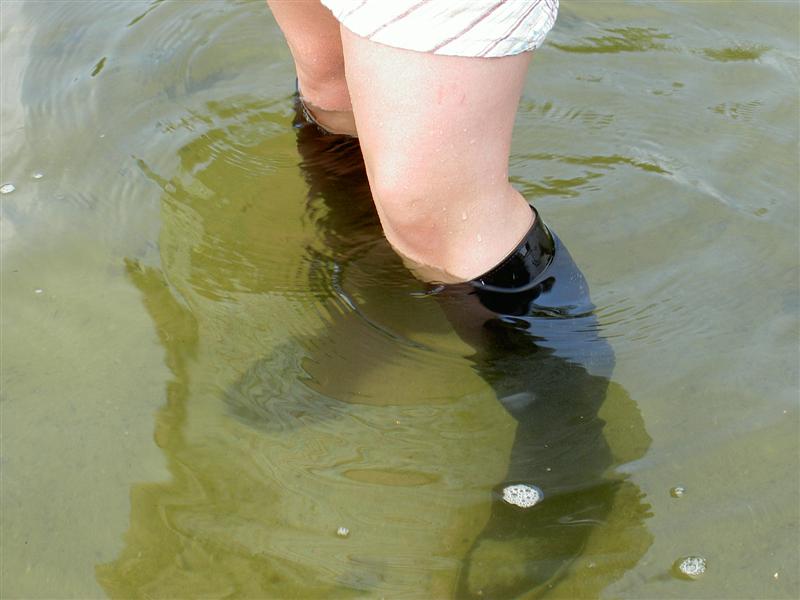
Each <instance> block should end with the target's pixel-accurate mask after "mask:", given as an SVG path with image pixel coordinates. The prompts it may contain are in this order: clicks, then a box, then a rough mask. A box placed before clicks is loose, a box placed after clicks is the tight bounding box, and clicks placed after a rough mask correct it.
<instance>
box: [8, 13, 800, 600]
mask: <svg viewBox="0 0 800 600" xmlns="http://www.w3.org/2000/svg"><path fill="white" fill-rule="evenodd" d="M0 11H2V12H0V16H2V24H0V34H1V35H2V41H1V42H0V51H1V52H2V72H3V75H2V113H1V114H0V116H1V117H2V137H0V142H2V176H1V179H2V181H0V184H5V183H12V184H13V185H14V186H15V190H14V191H13V192H11V193H8V194H4V195H2V196H0V199H2V211H1V212H0V219H2V238H1V240H0V241H1V243H2V272H1V275H2V317H3V323H2V333H3V337H2V396H1V399H0V401H1V402H2V404H0V408H1V409H2V511H3V515H2V548H1V550H2V558H3V560H2V573H1V574H0V576H1V577H2V590H0V594H1V595H2V596H3V597H8V598H52V597H59V598H67V597H69V598H87V597H92V598H94V597H125V598H132V597H195V596H200V595H202V596H204V597H253V598H255V597H303V598H307V597H339V596H345V597H365V596H366V597H376V598H377V597H391V598H400V597H411V598H418V597H452V596H453V594H454V593H455V592H454V590H456V586H457V585H458V579H459V573H463V568H464V564H465V558H466V557H472V558H475V556H477V554H476V552H478V550H476V549H480V548H482V549H481V550H480V552H484V553H485V554H483V555H481V556H483V558H484V559H485V563H486V564H487V565H490V566H491V565H493V564H497V561H498V557H500V558H501V559H502V557H504V556H506V554H504V552H506V553H507V552H508V551H509V549H508V547H504V546H499V547H494V548H492V547H491V545H484V546H483V547H481V546H480V545H476V544H477V542H476V540H480V539H482V538H481V535H482V532H483V531H484V530H485V527H486V525H487V522H489V520H490V517H491V514H492V489H493V488H494V487H495V486H496V485H497V484H498V483H499V482H501V481H502V480H503V478H504V477H505V476H506V471H507V468H508V465H509V457H510V456H511V453H512V446H513V444H514V437H515V430H516V427H517V426H516V423H515V421H514V419H513V418H512V417H511V416H510V415H509V414H508V413H507V412H506V411H505V410H504V409H503V408H502V406H501V405H500V404H498V402H497V401H496V397H495V396H496V390H495V389H493V388H492V387H491V385H490V382H487V378H486V376H485V372H484V376H481V371H480V370H476V368H475V364H476V363H475V359H474V348H473V347H471V346H470V345H469V344H468V343H467V342H466V341H465V340H464V339H463V337H461V336H459V335H458V333H457V332H456V331H455V329H454V327H453V325H452V323H451V321H450V320H449V319H448V318H447V316H446V315H445V313H444V312H443V310H442V306H441V304H440V303H439V302H438V301H437V300H436V299H435V298H431V297H428V296H424V295H423V296H420V295H419V294H417V292H421V291H424V286H422V285H421V284H419V283H417V282H416V281H415V280H414V279H413V278H411V277H410V276H409V275H408V273H407V272H406V271H405V270H404V269H403V267H402V265H401V264H400V263H399V261H398V260H397V259H396V258H395V257H394V255H393V254H392V253H391V251H390V250H389V249H388V248H387V246H386V244H385V242H384V241H383V239H382V237H381V235H380V231H379V229H378V228H377V225H376V220H375V217H374V214H373V212H372V210H371V208H370V206H369V202H368V200H369V198H368V197H367V196H366V195H365V193H364V190H363V188H362V187H360V186H358V185H357V182H355V181H348V182H345V183H343V184H341V185H339V186H338V187H337V184H336V182H327V183H326V184H325V185H322V186H320V187H315V185H316V184H315V183H314V181H312V180H310V179H309V178H308V173H307V172H305V171H304V170H303V169H301V168H300V167H299V166H298V163H299V162H300V161H301V156H300V154H299V153H298V148H297V141H296V135H295V131H294V130H293V129H292V118H293V105H292V91H293V72H292V65H291V61H290V57H289V54H288V51H287V50H286V48H285V47H284V45H283V43H282V40H281V38H280V34H279V31H278V29H277V27H276V25H275V24H274V21H273V20H272V18H271V16H270V14H269V12H268V11H267V10H266V8H265V7H264V6H263V4H262V3H261V2H221V1H208V2H199V1H198V2H191V3H188V2H170V1H163V2H124V3H115V2H102V3H98V2H13V1H5V2H3V4H2V6H1V7H0ZM798 17H800V14H799V13H798V8H797V5H796V4H795V3H792V2H757V3H756V2H752V3H751V2H702V3H700V2H697V3H688V2H627V3H626V2H591V3H589V2H574V1H573V2H570V1H568V0H563V1H562V11H561V15H560V17H559V22H558V25H557V27H556V29H555V30H554V31H553V32H552V34H551V36H550V37H549V38H548V42H547V44H546V45H545V46H544V47H543V48H542V49H540V50H539V51H538V53H537V56H536V57H535V58H534V62H533V67H532V70H531V72H530V75H529V78H528V83H527V86H526V89H525V93H524V97H523V100H522V103H521V109H520V113H519V115H518V119H517V126H516V129H515V138H514V145H513V153H512V167H511V171H512V177H513V181H514V183H515V185H517V186H518V187H519V189H520V190H522V191H523V192H524V193H525V194H526V196H527V197H528V198H529V199H530V200H531V201H532V202H534V203H535V204H536V206H537V207H538V208H539V210H540V211H541V212H542V214H543V215H545V218H546V219H547V221H548V223H550V224H551V225H552V227H553V228H554V230H556V231H557V232H558V234H559V235H560V237H561V238H562V239H563V240H564V242H565V243H566V245H567V246H568V247H569V249H570V251H571V253H572V254H573V256H574V257H575V259H576V261H577V262H578V264H579V265H580V266H581V268H582V269H583V271H584V273H585V274H586V276H587V278H588V280H589V283H590V286H591V288H592V296H593V300H594V302H595V304H596V305H597V315H598V321H599V328H600V331H601V333H602V335H603V336H604V337H605V338H606V339H607V340H608V342H609V343H610V345H611V347H612V348H613V350H614V353H615V354H616V366H615V369H614V372H613V375H612V380H611V381H610V383H608V386H607V391H605V392H604V396H603V402H602V404H601V405H600V407H599V413H598V415H597V416H596V417H597V419H600V420H602V423H603V429H602V444H603V448H606V450H604V452H605V451H607V453H608V457H609V458H608V461H607V469H606V471H605V473H604V474H603V477H604V479H605V480H607V481H608V482H610V483H609V485H612V486H613V494H610V495H607V496H602V497H603V498H605V499H604V500H603V502H605V504H606V505H607V510H606V512H605V513H604V514H603V515H602V518H596V519H593V520H592V522H591V523H587V524H585V526H586V531H587V534H586V536H585V544H584V547H583V548H582V549H581V550H580V551H579V552H575V556H574V560H572V561H570V563H569V567H568V569H567V570H566V571H564V572H562V573H560V575H559V577H557V578H556V579H554V580H553V581H552V582H551V585H550V586H545V587H544V588H540V589H537V590H534V591H532V592H531V593H532V594H533V595H536V596H542V597H548V598H550V597H552V598H575V597H585V598H593V597H603V598H620V597H622V598H720V597H725V598H752V597H758V598H795V597H798V595H800V579H799V575H798V573H800V562H799V561H800V559H799V558H798V544H797V539H798V534H799V533H800V532H799V531H798V517H799V516H800V515H799V514H798V512H799V509H798V506H800V505H799V504H798V492H799V491H800V481H799V480H798V477H799V475H798V474H799V473H800V464H799V461H800V459H799V456H800V449H799V448H798V439H799V437H800V436H799V435H798V434H800V422H799V421H798V417H799V416H800V412H799V411H798V389H800V383H799V382H798V362H799V361H800V357H798V333H800V332H799V328H798V307H799V306H800V301H799V295H798V287H800V284H799V282H798V269H797V259H798V250H799V248H798V226H799V225H800V223H799V222H798V221H800V219H799V218H798V181H797V174H798V170H799V168H800V166H799V165H798V153H797V147H798V145H797V144H798V137H799V136H798V119H797V115H798V94H797V89H798V80H799V79H800V77H799V76H798V75H799V74H800V73H799V70H798V56H799V55H800V52H799V51H798V39H800V32H798V22H800V21H799V20H798ZM37 175H39V176H37ZM598 422H600V421H598ZM571 460H572V459H569V460H567V459H564V460H561V462H559V463H558V464H559V467H560V468H561V469H563V470H564V471H570V470H572V471H579V470H580V468H581V464H580V463H579V462H577V461H573V462H570V461H571ZM675 486H683V487H684V488H685V493H684V494H683V495H682V496H681V497H679V498H676V497H674V496H673V495H671V494H670V490H671V489H672V488H674V487H675ZM595 493H597V494H602V493H604V492H602V491H596V492H595ZM600 497H601V496H597V498H600ZM587 521H588V519H587ZM339 527H347V528H348V529H349V532H350V534H349V536H348V537H340V536H337V534H336V531H337V528H339ZM512 550H513V547H512ZM511 554H512V555H513V552H512V553H511ZM693 555H694V556H702V557H704V558H705V559H706V561H707V567H708V569H707V573H706V574H705V575H703V576H702V577H700V578H699V579H697V580H694V581H691V580H685V579H680V578H678V577H676V576H675V574H674V573H673V570H672V569H673V564H674V563H675V561H677V560H678V559H681V558H683V557H686V556H693ZM492 561H494V562H492ZM473 562H475V563H477V562H480V561H477V560H475V561H473ZM507 562H508V564H509V565H511V566H510V567H509V568H508V570H507V571H508V572H499V571H497V570H495V571H494V572H490V571H486V570H485V571H484V572H480V571H479V570H478V571H475V574H474V577H476V578H477V579H480V578H481V577H488V578H492V577H497V578H500V577H509V578H513V577H514V572H513V567H514V565H515V563H514V561H513V560H510V561H507Z"/></svg>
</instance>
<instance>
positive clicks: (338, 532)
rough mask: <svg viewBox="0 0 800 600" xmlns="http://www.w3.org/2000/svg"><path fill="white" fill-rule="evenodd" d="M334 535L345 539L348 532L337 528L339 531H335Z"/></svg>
mask: <svg viewBox="0 0 800 600" xmlns="http://www.w3.org/2000/svg"><path fill="white" fill-rule="evenodd" d="M336 535H338V536H339V537H342V538H346V537H348V536H349V535H350V530H349V529H348V528H347V527H339V529H337V530H336Z"/></svg>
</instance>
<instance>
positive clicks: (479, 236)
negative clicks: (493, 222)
mask: <svg viewBox="0 0 800 600" xmlns="http://www.w3.org/2000/svg"><path fill="white" fill-rule="evenodd" d="M478 241H479V242H482V241H483V238H482V237H481V234H480V233H479V234H478Z"/></svg>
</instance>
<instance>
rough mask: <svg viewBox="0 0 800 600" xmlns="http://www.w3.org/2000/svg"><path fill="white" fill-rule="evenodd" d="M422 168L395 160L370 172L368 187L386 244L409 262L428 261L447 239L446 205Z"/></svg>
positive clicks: (440, 192)
mask: <svg viewBox="0 0 800 600" xmlns="http://www.w3.org/2000/svg"><path fill="white" fill-rule="evenodd" d="M412 162H413V161H412ZM432 183H433V182H432V180H431V178H430V177H427V176H426V175H425V171H424V169H422V168H420V169H415V168H414V167H413V165H412V164H410V163H409V161H403V160H399V161H396V162H394V163H393V164H391V165H386V166H385V167H383V168H378V169H375V170H374V171H373V172H372V173H370V187H371V189H372V195H373V198H374V200H375V204H376V207H377V209H378V213H379V215H380V218H381V224H382V226H383V229H384V232H385V233H386V237H387V238H388V240H389V242H390V243H391V244H392V245H393V246H394V247H395V248H396V249H397V250H398V251H400V252H401V254H404V255H406V256H407V257H409V258H412V259H420V260H424V261H426V262H427V261H429V260H430V257H432V256H438V255H441V253H442V250H443V248H442V246H443V244H445V242H446V240H447V219H446V218H445V217H446V216H447V215H446V214H445V212H446V209H447V202H446V201H445V199H444V198H442V194H443V193H444V191H443V190H442V189H440V187H439V186H437V185H433V184H432Z"/></svg>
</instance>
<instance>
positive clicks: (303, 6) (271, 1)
mask: <svg viewBox="0 0 800 600" xmlns="http://www.w3.org/2000/svg"><path fill="white" fill-rule="evenodd" d="M267 4H268V5H269V7H270V10H272V14H273V15H274V16H275V20H276V21H277V22H278V25H279V26H280V28H281V30H282V31H283V35H284V37H285V38H286V42H287V43H288V45H289V50H290V51H291V53H292V57H293V58H294V64H295V69H296V71H297V80H298V83H299V84H300V90H301V93H302V98H303V102H304V103H305V104H306V108H307V109H308V110H310V111H311V113H312V114H313V116H314V118H315V119H316V120H317V122H318V123H319V124H320V125H322V126H323V127H325V128H326V129H327V130H328V131H331V132H333V133H345V134H348V135H356V128H355V122H354V121H353V109H352V106H351V105H350V95H349V93H348V90H347V81H346V80H345V76H344V58H343V56H342V40H341V37H340V34H339V22H338V21H337V20H336V19H335V18H334V17H333V15H332V14H331V12H330V11H329V10H328V9H327V8H325V7H324V6H322V4H320V2H319V0H268V1H267Z"/></svg>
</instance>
